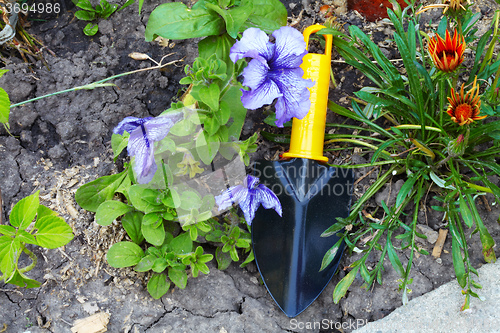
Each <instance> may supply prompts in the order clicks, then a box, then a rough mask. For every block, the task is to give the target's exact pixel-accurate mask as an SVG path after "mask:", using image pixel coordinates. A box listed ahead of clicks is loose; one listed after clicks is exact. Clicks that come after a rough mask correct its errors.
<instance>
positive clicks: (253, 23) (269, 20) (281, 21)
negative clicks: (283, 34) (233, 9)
mask: <svg viewBox="0 0 500 333" xmlns="http://www.w3.org/2000/svg"><path fill="white" fill-rule="evenodd" d="M253 8H254V11H253V13H252V15H250V17H249V18H248V20H247V21H246V22H245V23H244V24H243V26H242V28H241V29H240V31H244V30H246V29H248V28H251V27H256V28H260V29H261V30H263V31H265V32H266V33H272V32H273V31H274V30H277V29H279V28H281V27H282V26H285V25H286V20H287V15H288V13H287V11H286V8H285V6H284V5H283V3H281V2H280V1H279V0H253Z"/></svg>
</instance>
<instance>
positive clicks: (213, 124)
mask: <svg viewBox="0 0 500 333" xmlns="http://www.w3.org/2000/svg"><path fill="white" fill-rule="evenodd" d="M203 128H204V129H205V132H206V133H207V134H208V135H209V136H212V135H214V134H215V133H217V131H218V130H219V128H220V123H219V120H218V119H217V117H212V118H207V119H205V122H204V124H203Z"/></svg>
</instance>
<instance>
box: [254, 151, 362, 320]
mask: <svg viewBox="0 0 500 333" xmlns="http://www.w3.org/2000/svg"><path fill="white" fill-rule="evenodd" d="M254 175H255V176H257V177H259V178H260V181H261V183H262V184H264V185H266V186H267V187H268V188H270V189H271V190H272V191H273V192H274V193H275V194H276V195H277V196H278V198H279V200H280V202H281V205H282V208H283V216H282V217H280V216H279V215H278V214H277V213H276V212H275V211H274V210H266V209H264V208H263V207H261V208H259V209H258V210H257V212H256V215H255V218H254V220H253V223H252V243H253V244H252V245H253V251H254V255H255V261H256V263H257V266H258V268H259V271H260V274H261V276H262V278H263V280H264V284H265V285H266V287H267V290H268V291H269V293H270V294H271V296H272V297H273V299H274V300H275V301H276V303H277V304H278V305H279V307H280V308H281V309H282V310H283V312H284V313H285V314H286V315H287V316H288V317H295V316H297V315H298V314H299V313H301V312H302V311H304V310H305V309H306V308H307V307H308V306H309V305H310V304H311V303H312V302H313V301H314V300H315V299H316V298H317V297H318V296H319V295H320V294H321V292H322V291H323V289H324V288H325V287H326V285H327V284H328V283H329V281H330V279H331V278H332V276H333V275H334V273H335V271H336V270H337V266H338V264H339V261H340V258H341V256H342V252H343V247H344V244H342V246H341V248H340V249H339V250H338V252H337V255H336V257H335V259H334V260H333V261H332V262H331V263H330V265H329V266H328V267H327V268H326V269H324V270H323V271H321V272H320V271H319V270H320V267H321V262H322V259H323V257H324V255H325V253H326V252H327V251H328V250H329V249H330V248H331V247H332V246H333V245H334V244H335V243H336V242H337V241H338V237H337V236H335V235H334V236H330V237H320V235H321V234H322V233H323V232H324V231H325V230H326V229H328V228H329V227H330V226H331V225H332V224H334V223H335V222H336V218H337V217H347V216H348V214H349V206H350V201H351V191H352V184H353V178H354V175H353V172H352V170H350V169H340V170H339V169H336V168H333V167H328V166H324V165H321V164H320V163H318V162H317V161H314V160H310V159H304V158H295V159H292V160H289V161H277V162H270V161H261V162H257V163H256V164H255V165H254Z"/></svg>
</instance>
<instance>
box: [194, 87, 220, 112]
mask: <svg viewBox="0 0 500 333" xmlns="http://www.w3.org/2000/svg"><path fill="white" fill-rule="evenodd" d="M219 96H220V88H219V86H218V85H217V83H211V84H210V86H208V87H207V86H203V87H202V88H201V89H200V91H199V97H200V100H201V101H202V102H203V103H205V104H206V105H208V107H209V108H210V109H211V110H212V111H214V112H217V111H218V110H219Z"/></svg>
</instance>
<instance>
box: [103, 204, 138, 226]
mask: <svg viewBox="0 0 500 333" xmlns="http://www.w3.org/2000/svg"><path fill="white" fill-rule="evenodd" d="M133 209H134V207H131V206H129V205H127V204H125V203H123V202H121V201H117V200H107V201H104V202H103V203H102V204H100V205H99V208H97V212H96V214H95V221H96V223H97V224H99V225H102V226H107V225H110V224H111V223H113V221H114V220H116V218H118V217H119V216H122V215H123V214H126V213H128V212H130V211H132V210H133Z"/></svg>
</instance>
